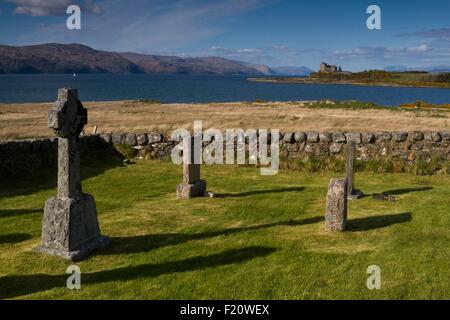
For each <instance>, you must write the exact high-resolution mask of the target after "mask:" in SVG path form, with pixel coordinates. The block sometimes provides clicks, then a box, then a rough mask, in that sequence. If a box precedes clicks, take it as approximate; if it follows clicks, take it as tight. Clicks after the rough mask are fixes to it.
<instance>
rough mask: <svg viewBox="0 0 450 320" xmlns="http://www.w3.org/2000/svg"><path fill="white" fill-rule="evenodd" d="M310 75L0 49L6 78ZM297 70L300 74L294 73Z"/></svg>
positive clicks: (61, 47)
mask: <svg viewBox="0 0 450 320" xmlns="http://www.w3.org/2000/svg"><path fill="white" fill-rule="evenodd" d="M283 70H284V71H286V72H288V73H286V74H289V75H292V74H293V73H291V72H300V74H298V75H303V74H304V73H305V72H306V73H307V74H309V73H308V71H310V70H309V69H307V68H304V67H302V68H293V67H283V68H278V69H277V68H273V69H272V68H270V67H268V66H265V65H254V64H249V63H245V62H240V61H234V60H229V59H225V58H221V57H200V58H184V57H176V56H162V55H148V54H139V53H132V52H127V53H119V52H109V51H101V50H95V49H93V48H90V47H87V46H84V45H81V44H57V43H49V44H42V45H33V46H20V47H14V46H5V45H0V73H3V74H5V73H6V74H30V73H31V74H41V73H45V74H65V73H69V74H71V73H79V74H99V73H111V74H248V75H279V74H285V73H283ZM295 70H297V71H295Z"/></svg>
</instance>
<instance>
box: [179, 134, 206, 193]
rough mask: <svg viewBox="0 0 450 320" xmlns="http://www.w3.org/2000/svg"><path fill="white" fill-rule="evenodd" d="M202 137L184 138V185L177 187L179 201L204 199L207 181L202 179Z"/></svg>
mask: <svg viewBox="0 0 450 320" xmlns="http://www.w3.org/2000/svg"><path fill="white" fill-rule="evenodd" d="M201 143H202V141H201V136H200V135H197V136H194V137H184V138H183V183H182V184H180V185H178V186H177V198H178V199H190V198H195V197H203V196H205V193H206V181H205V180H201V179H200V144H201Z"/></svg>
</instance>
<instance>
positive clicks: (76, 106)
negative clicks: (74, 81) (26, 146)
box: [48, 89, 87, 198]
mask: <svg viewBox="0 0 450 320" xmlns="http://www.w3.org/2000/svg"><path fill="white" fill-rule="evenodd" d="M86 124H87V110H86V109H85V108H83V105H82V104H81V102H80V101H79V100H78V91H77V90H75V89H60V90H59V91H58V100H57V101H56V103H55V106H54V107H53V109H52V110H50V112H49V114H48V126H49V128H52V129H53V130H54V131H55V134H56V135H57V136H58V137H59V139H58V197H59V198H73V197H75V196H76V195H77V194H80V193H81V191H82V190H81V178H80V152H79V143H78V142H79V141H78V140H79V136H80V133H81V132H82V131H83V127H84V126H85V125H86Z"/></svg>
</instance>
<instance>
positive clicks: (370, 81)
mask: <svg viewBox="0 0 450 320" xmlns="http://www.w3.org/2000/svg"><path fill="white" fill-rule="evenodd" d="M248 80H249V81H254V82H270V83H300V84H305V83H309V84H318V83H319V84H352V85H362V86H390V87H432V88H450V73H449V72H440V73H430V72H427V71H414V70H411V71H386V70H365V71H362V72H349V71H343V70H342V68H341V67H338V66H336V65H329V64H327V63H325V62H322V63H321V64H320V71H318V72H312V73H311V74H310V75H309V76H308V77H270V78H261V77H259V78H249V79H248Z"/></svg>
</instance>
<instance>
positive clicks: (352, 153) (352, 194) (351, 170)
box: [345, 141, 364, 200]
mask: <svg viewBox="0 0 450 320" xmlns="http://www.w3.org/2000/svg"><path fill="white" fill-rule="evenodd" d="M355 160H356V142H354V141H350V142H349V143H348V144H347V159H346V166H345V171H346V179H347V196H348V199H349V200H357V199H361V198H363V197H364V193H363V192H362V191H360V190H357V189H355Z"/></svg>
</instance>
